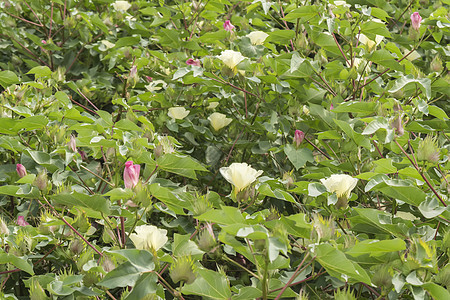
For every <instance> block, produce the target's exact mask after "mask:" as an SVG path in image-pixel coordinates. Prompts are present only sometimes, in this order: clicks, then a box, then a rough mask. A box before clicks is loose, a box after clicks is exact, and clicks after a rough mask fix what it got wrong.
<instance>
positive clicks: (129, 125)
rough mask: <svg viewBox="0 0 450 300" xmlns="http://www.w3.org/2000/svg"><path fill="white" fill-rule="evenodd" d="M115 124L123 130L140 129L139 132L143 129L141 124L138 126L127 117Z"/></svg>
mask: <svg viewBox="0 0 450 300" xmlns="http://www.w3.org/2000/svg"><path fill="white" fill-rule="evenodd" d="M114 126H115V127H116V128H119V129H122V130H130V131H139V132H141V131H142V129H141V128H140V127H139V126H137V125H136V124H134V123H133V122H131V121H130V120H127V119H122V120H120V121H119V122H117V123H116V124H115V125H114Z"/></svg>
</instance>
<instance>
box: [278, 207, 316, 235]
mask: <svg viewBox="0 0 450 300" xmlns="http://www.w3.org/2000/svg"><path fill="white" fill-rule="evenodd" d="M281 222H282V223H283V224H284V226H285V228H286V230H287V231H288V233H289V234H292V235H293V236H297V237H303V238H307V239H309V238H310V237H311V230H312V225H311V224H310V223H308V222H307V221H306V215H305V214H301V213H300V214H295V215H290V216H287V217H284V216H282V217H281Z"/></svg>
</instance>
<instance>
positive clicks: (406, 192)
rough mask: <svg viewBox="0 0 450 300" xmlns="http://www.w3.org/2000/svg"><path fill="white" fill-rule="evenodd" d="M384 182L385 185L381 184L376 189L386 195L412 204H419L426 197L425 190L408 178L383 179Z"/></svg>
mask: <svg viewBox="0 0 450 300" xmlns="http://www.w3.org/2000/svg"><path fill="white" fill-rule="evenodd" d="M384 183H385V184H386V186H381V187H378V188H376V189H377V190H378V191H380V192H382V193H383V194H385V195H386V196H388V197H392V198H394V199H398V200H401V201H403V202H405V203H408V204H411V205H414V206H419V205H420V203H422V202H423V201H424V200H425V198H426V194H425V192H424V191H422V190H421V189H419V188H418V187H416V186H415V185H414V184H412V183H411V182H409V181H408V180H400V179H393V180H385V181H384Z"/></svg>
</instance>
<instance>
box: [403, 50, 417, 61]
mask: <svg viewBox="0 0 450 300" xmlns="http://www.w3.org/2000/svg"><path fill="white" fill-rule="evenodd" d="M408 53H409V51H408V50H405V51H403V54H404V55H406V54H408ZM420 57H421V56H420V54H419V52H417V51H416V50H414V51H413V52H411V54H410V55H408V56H407V57H406V59H407V60H409V61H413V60H416V59H418V58H420Z"/></svg>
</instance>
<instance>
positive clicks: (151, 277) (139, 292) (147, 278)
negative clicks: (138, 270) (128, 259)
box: [125, 273, 158, 300]
mask: <svg viewBox="0 0 450 300" xmlns="http://www.w3.org/2000/svg"><path fill="white" fill-rule="evenodd" d="M157 283H158V276H157V275H156V274H155V273H144V274H142V275H141V276H140V277H139V279H138V280H137V281H136V283H135V285H134V287H133V289H132V290H131V293H129V294H128V295H127V297H126V298H125V299H127V300H134V299H145V296H146V295H148V294H154V293H156V290H157Z"/></svg>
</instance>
